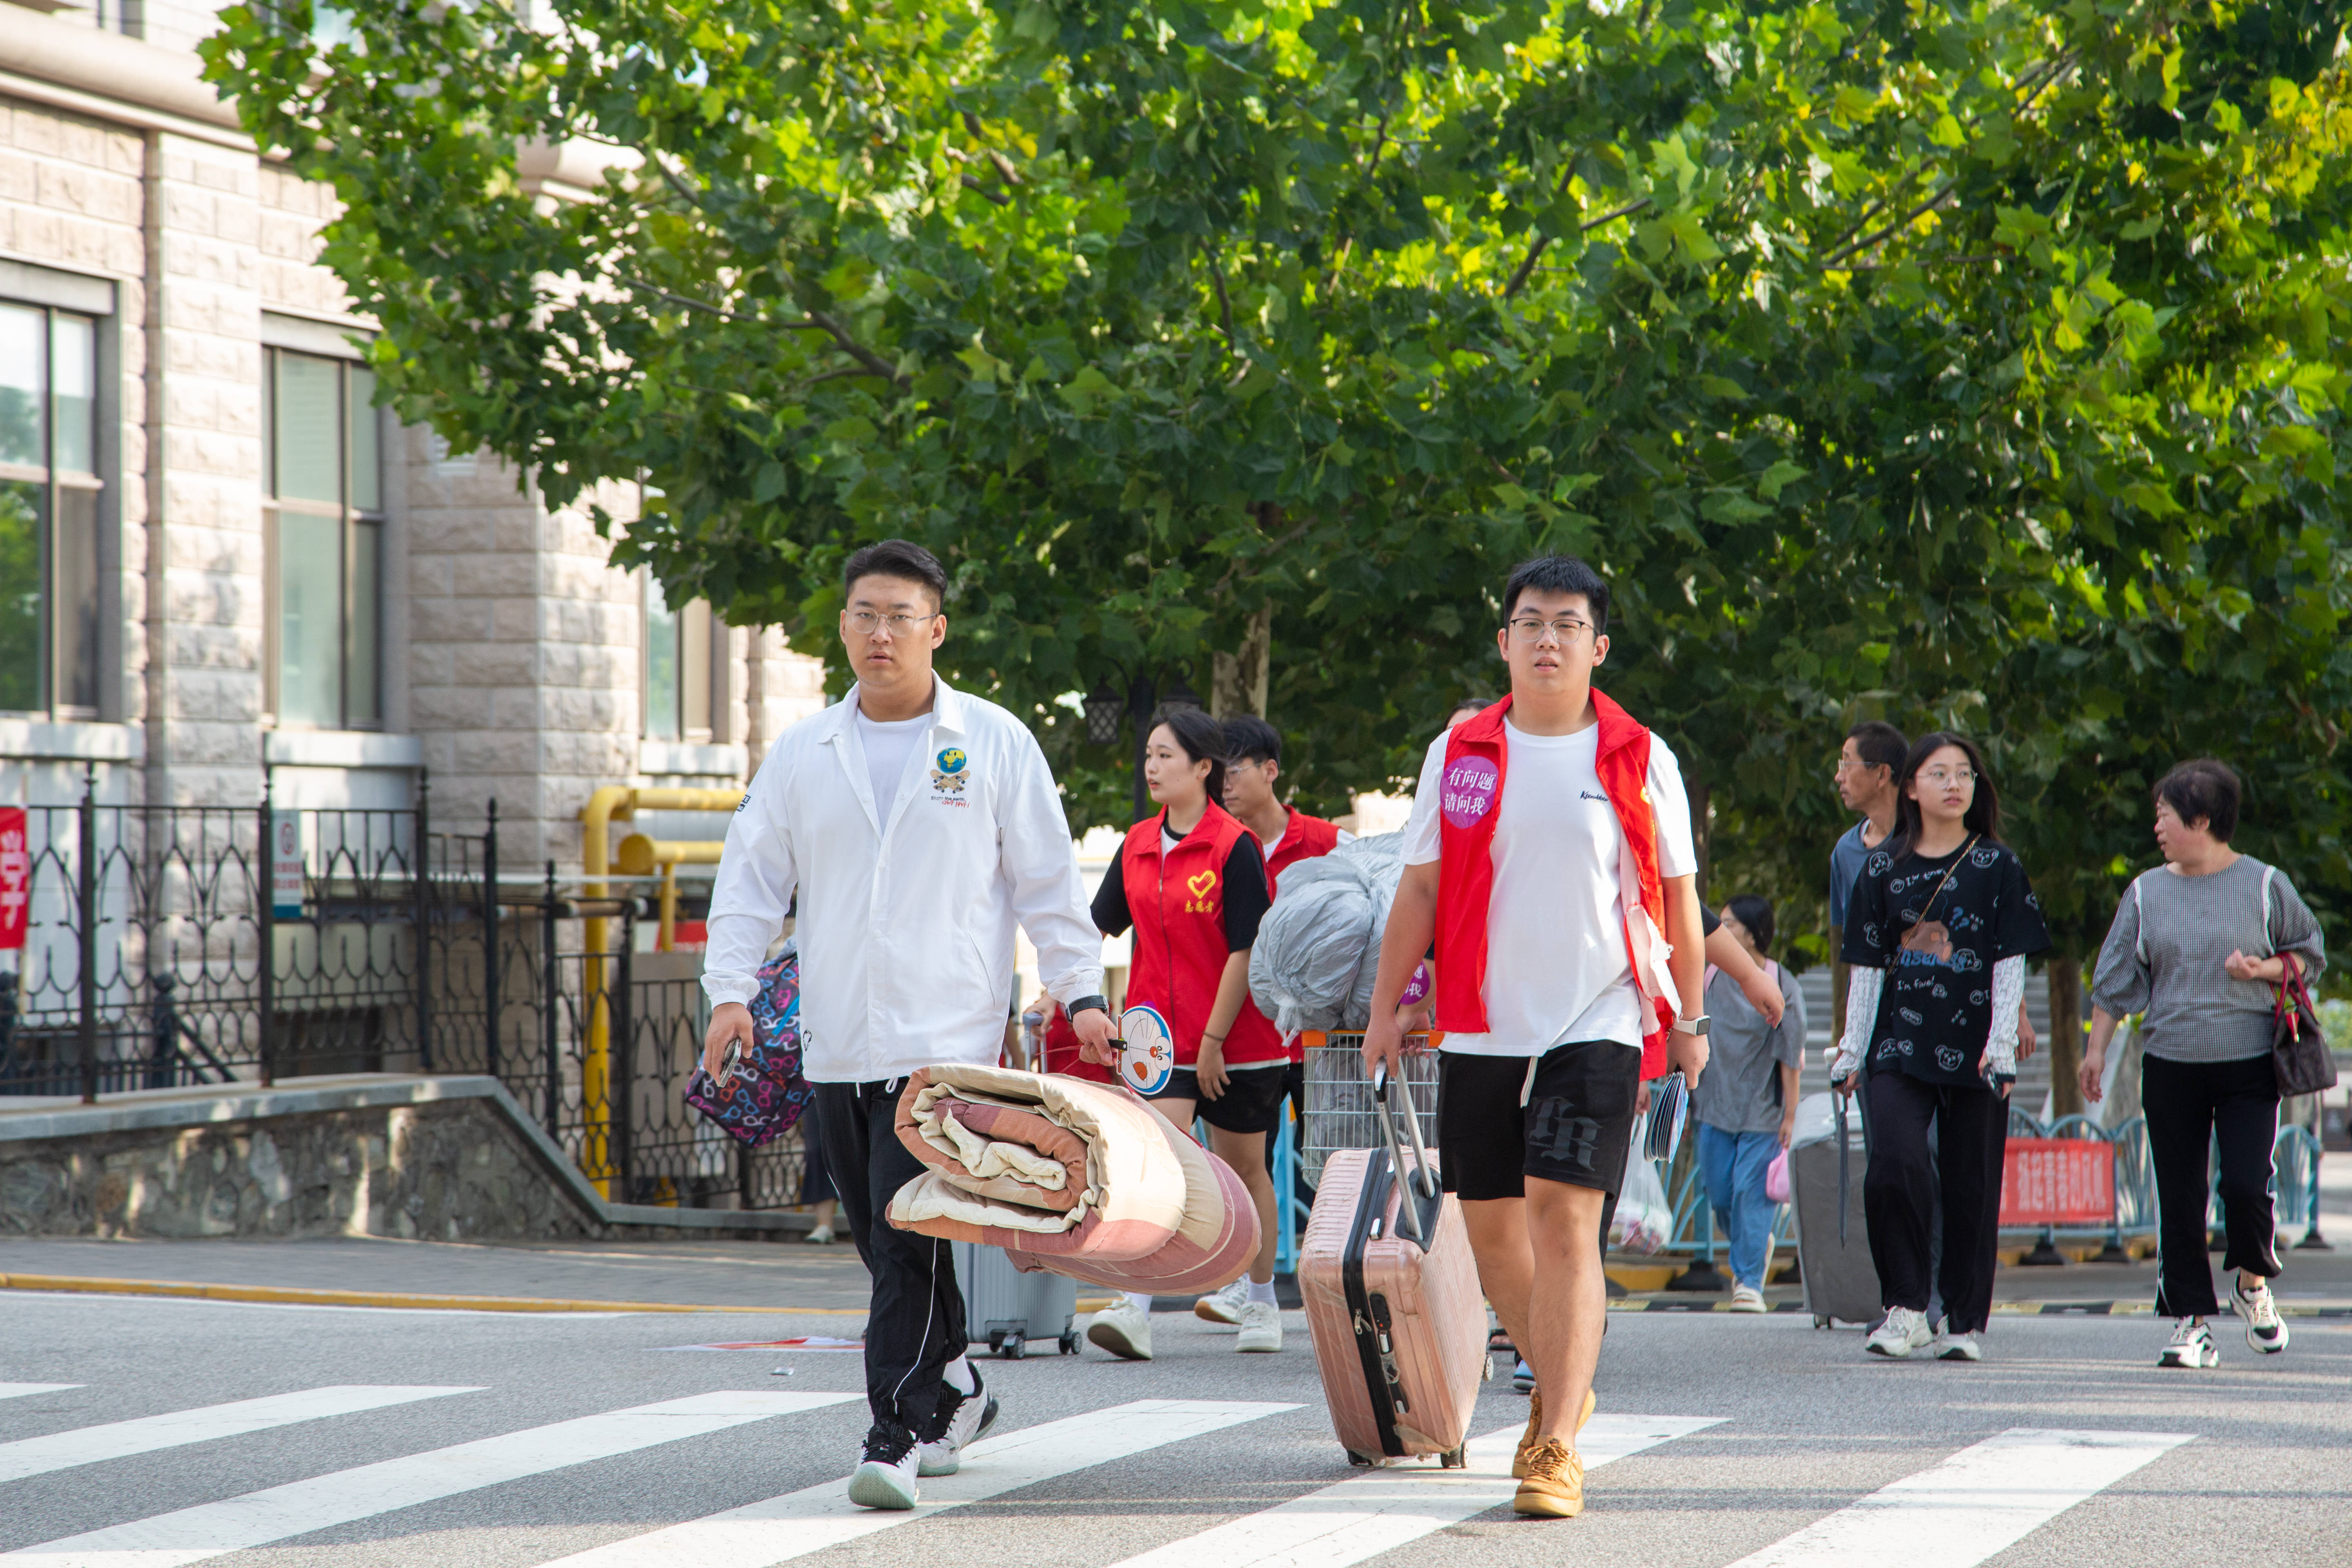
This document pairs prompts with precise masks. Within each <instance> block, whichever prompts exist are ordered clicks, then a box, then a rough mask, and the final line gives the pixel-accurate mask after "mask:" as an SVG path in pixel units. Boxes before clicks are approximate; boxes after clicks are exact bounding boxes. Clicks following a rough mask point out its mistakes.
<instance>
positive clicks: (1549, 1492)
mask: <svg viewBox="0 0 2352 1568" xmlns="http://www.w3.org/2000/svg"><path fill="white" fill-rule="evenodd" d="M1511 1510H1512V1511H1513V1512H1514V1513H1518V1514H1524V1515H1526V1516H1527V1517H1528V1518H1530V1519H1574V1518H1575V1517H1576V1516H1577V1515H1578V1514H1580V1513H1582V1512H1583V1511H1584V1461H1583V1460H1581V1459H1580V1458H1577V1457H1576V1450H1575V1449H1573V1448H1571V1447H1569V1446H1568V1445H1567V1444H1565V1443H1563V1442H1561V1441H1560V1440H1559V1438H1557V1437H1546V1438H1544V1439H1542V1440H1541V1441H1540V1442H1538V1443H1537V1444H1536V1447H1535V1451H1534V1452H1533V1453H1531V1454H1529V1455H1528V1473H1527V1475H1526V1477H1525V1478H1524V1479H1521V1480H1520V1482H1519V1490H1518V1495H1517V1496H1516V1497H1514V1498H1513V1499H1511Z"/></svg>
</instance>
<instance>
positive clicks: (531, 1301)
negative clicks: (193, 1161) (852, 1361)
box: [0, 1274, 866, 1318]
mask: <svg viewBox="0 0 2352 1568" xmlns="http://www.w3.org/2000/svg"><path fill="white" fill-rule="evenodd" d="M0 1290H44V1291H51V1292H56V1293H61V1294H71V1295H92V1296H175V1297H182V1298H192V1299H194V1300H206V1301H262V1302H272V1303H277V1304H279V1305H285V1306H300V1307H390V1308H399V1309H405V1310H412V1311H420V1312H761V1313H776V1312H781V1313H790V1314H798V1315H802V1316H824V1317H859V1318H862V1317H864V1316H865V1315H866V1309H864V1308H863V1307H715V1306H681V1305H679V1304H677V1302H674V1301H575V1300H563V1299H562V1298H558V1297H538V1296H428V1295H419V1294H415V1293H414V1292H409V1291H399V1290H323V1289H310V1288H308V1287H304V1286H299V1285H206V1284H202V1283H199V1282H196V1281H194V1280H185V1279H100V1278H97V1277H94V1276H88V1275H78V1274H0Z"/></svg>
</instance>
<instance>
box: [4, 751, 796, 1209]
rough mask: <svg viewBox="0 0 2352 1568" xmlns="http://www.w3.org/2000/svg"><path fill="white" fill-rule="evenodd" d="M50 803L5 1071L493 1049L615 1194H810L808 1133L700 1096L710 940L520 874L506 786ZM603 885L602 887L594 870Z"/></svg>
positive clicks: (62, 1085) (10, 1082)
mask: <svg viewBox="0 0 2352 1568" xmlns="http://www.w3.org/2000/svg"><path fill="white" fill-rule="evenodd" d="M428 801H429V797H428V795H426V792H425V786H424V784H422V783H420V784H419V787H418V791H417V804H416V805H415V806H414V807H407V808H401V809H396V810H392V809H381V808H316V807H303V808H299V809H286V808H273V807H272V806H271V805H269V804H268V801H267V800H266V799H265V802H264V803H263V805H260V806H258V807H252V808H247V807H229V806H128V805H100V804H99V803H98V802H97V800H96V798H95V795H94V792H93V791H90V790H87V789H86V790H85V793H84V795H83V798H82V799H81V800H80V801H79V803H77V804H75V805H36V806H30V807H28V808H26V838H27V844H26V852H27V863H28V870H29V880H28V884H27V888H26V892H27V898H28V901H27V916H26V935H25V945H24V947H23V948H22V949H21V950H19V951H14V952H5V951H0V1095H34V1096H48V1095H56V1096H67V1095H74V1096H79V1097H80V1098H82V1099H84V1100H96V1099H98V1098H99V1097H100V1096H102V1095H107V1094H115V1093H121V1092H122V1091H124V1090H127V1089H167V1088H174V1087H182V1086H191V1085H199V1084H206V1083H226V1082H232V1081H247V1082H258V1083H271V1082H277V1081H280V1080H283V1079H290V1078H300V1077H311V1076H318V1075H321V1074H333V1073H352V1072H428V1073H429V1072H447V1073H488V1074H490V1075H492V1076H494V1077H496V1078H498V1079H499V1080H500V1081H502V1082H503V1083H504V1084H505V1085H506V1086H507V1088H508V1089H509V1091H511V1092H512V1093H513V1095H514V1096H515V1098H516V1099H517V1100H519V1101H520V1102H521V1104H522V1105H523V1107H524V1108H525V1110H527V1111H528V1112H529V1113H530V1114H531V1115H532V1116H533V1117H534V1118H535V1119H536V1120H537V1121H539V1122H540V1123H541V1126H542V1127H544V1128H545V1130H546V1131H547V1133H548V1135H549V1136H550V1137H551V1138H552V1139H554V1140H555V1141H556V1142H558V1143H559V1144H560V1145H562V1148H563V1149H564V1151H565V1152H567V1153H568V1154H570V1155H571V1156H572V1159H573V1160H574V1161H575V1162H577V1163H578V1164H579V1166H580V1168H581V1170H582V1171H583V1172H584V1173H586V1174H587V1175H588V1176H589V1177H590V1178H591V1179H592V1180H593V1181H595V1182H596V1183H597V1184H598V1185H599V1186H600V1188H601V1189H602V1190H603V1191H604V1193H605V1194H606V1195H607V1196H608V1197H610V1198H612V1199H614V1201H616V1202H630V1203H652V1204H671V1205H687V1206H690V1207H705V1206H710V1205H713V1204H714V1203H716V1204H721V1205H725V1206H735V1207H744V1208H768V1207H775V1206H779V1205H789V1204H792V1203H793V1202H795V1201H797V1199H798V1198H799V1195H800V1186H801V1173H802V1158H801V1152H800V1148H799V1144H798V1140H797V1139H796V1138H792V1139H786V1140H783V1141H782V1142H779V1143H778V1144H775V1145H772V1146H771V1147H769V1148H767V1149H763V1150H761V1151H759V1152H757V1153H754V1154H750V1155H746V1154H744V1153H743V1152H741V1151H740V1148H739V1147H738V1146H737V1145H736V1144H735V1143H734V1142H733V1141H732V1140H730V1139H729V1138H728V1137H726V1136H725V1135H724V1134H723V1133H721V1132H719V1131H718V1130H717V1129H716V1128H714V1127H712V1126H710V1125H709V1123H707V1122H706V1121H703V1120H702V1118H701V1117H700V1116H698V1114H697V1113H696V1112H694V1111H693V1110H691V1109H690V1108H688V1106H687V1104H686V1102H685V1099H684V1095H685V1089H686V1078H687V1074H688V1072H689V1071H690V1070H691V1068H692V1065H693V1059H694V1055H695V1052H696V1050H697V1049H698V1047H699V1043H700V1041H701V1038H702V1035H703V1029H704V1026H705V1024H706V1022H707V1020H708V1014H707V1010H706V1007H705V1004H704V1001H703V996H702V989H701V986H700V984H699V983H698V976H699V973H700V965H699V962H698V955H695V954H691V953H656V952H636V951H635V948H636V946H637V943H638V939H639V932H640V931H644V930H647V929H650V922H649V921H647V920H646V917H647V916H648V915H649V914H650V912H651V911H650V909H649V900H643V899H639V898H635V897H633V896H629V895H627V894H626V893H625V891H616V889H625V888H626V886H627V885H628V883H627V879H619V878H615V879H611V881H610V883H608V885H607V886H606V887H604V889H582V888H580V887H579V886H578V885H577V884H573V885H572V886H569V887H567V886H565V885H564V884H562V883H560V882H559V881H558V880H557V879H556V876H555V870H554V867H553V865H552V863H550V864H548V865H547V866H545V867H544V868H540V874H539V875H537V876H535V877H534V876H525V877H521V878H515V877H511V876H502V875H501V868H500V865H499V832H498V807H497V803H496V802H492V803H491V805H490V810H489V817H488V822H487V823H486V824H485V826H484V827H483V830H482V831H481V832H479V833H451V832H446V831H443V830H440V829H436V828H435V827H434V826H432V824H431V821H430V815H429V807H428ZM592 892H594V893H601V894H602V895H603V896H598V897H589V896H586V895H587V894H588V893H592Z"/></svg>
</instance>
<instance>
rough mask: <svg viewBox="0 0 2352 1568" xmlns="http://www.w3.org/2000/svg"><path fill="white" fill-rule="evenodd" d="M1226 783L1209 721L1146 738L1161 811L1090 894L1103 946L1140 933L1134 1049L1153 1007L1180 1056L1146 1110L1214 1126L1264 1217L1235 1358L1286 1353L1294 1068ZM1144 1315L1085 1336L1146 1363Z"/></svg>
mask: <svg viewBox="0 0 2352 1568" xmlns="http://www.w3.org/2000/svg"><path fill="white" fill-rule="evenodd" d="M1223 773H1224V738H1223V734H1222V733H1221V731H1219V729H1218V727H1217V721H1215V720H1213V719H1212V718H1210V717H1209V716H1208V715H1207V714H1205V713H1203V712H1201V711H1200V710H1198V709H1186V710H1181V711H1178V712H1174V713H1170V714H1167V715H1165V716H1164V717H1162V718H1161V719H1160V721H1159V722H1158V723H1157V724H1154V725H1153V726H1152V729H1151V733H1150V737H1149V738H1148V739H1147V741H1146V742H1145V743H1144V754H1143V777H1144V783H1145V784H1146V785H1147V786H1149V788H1150V791H1151V798H1152V799H1153V800H1155V801H1158V802H1159V803H1160V807H1161V809H1160V813H1159V815H1157V816H1150V817H1146V818H1145V819H1144V820H1143V821H1141V822H1139V823H1137V824H1136V825H1135V826H1134V827H1133V828H1131V829H1129V832H1128V835H1127V842H1126V843H1125V844H1123V845H1121V846H1120V847H1119V852H1118V861H1117V862H1116V863H1115V864H1114V865H1113V866H1112V867H1111V868H1110V870H1109V871H1108V873H1107V874H1106V875H1105V876H1104V878H1103V880H1102V887H1101V888H1100V889H1098V890H1097V892H1096V894H1095V902H1094V917H1095V924H1096V925H1097V926H1099V927H1101V928H1102V931H1103V934H1104V935H1106V936H1117V935H1118V934H1119V933H1120V932H1122V931H1128V930H1129V928H1132V929H1133V931H1134V933H1135V934H1134V937H1133V942H1132V946H1133V952H1132V955H1131V956H1130V957H1129V961H1128V972H1127V1000H1126V1002H1125V1003H1124V1005H1123V1006H1124V1014H1123V1017H1124V1022H1123V1024H1122V1033H1124V1034H1125V1035H1126V1036H1127V1037H1129V1038H1130V1039H1135V1038H1139V1037H1141V1035H1142V1033H1143V1032H1144V1030H1145V1028H1146V1027H1147V1025H1146V1024H1145V1022H1144V1020H1142V1019H1141V1018H1139V1016H1137V1010H1138V1009H1139V1008H1145V1007H1148V1008H1150V1009H1151V1011H1152V1012H1154V1013H1156V1014H1158V1015H1159V1018H1160V1024H1161V1025H1162V1026H1164V1027H1165V1028H1166V1029H1167V1032H1168V1039H1169V1043H1170V1044H1171V1045H1172V1046H1173V1047H1175V1055H1176V1069H1175V1071H1174V1073H1173V1074H1172V1075H1171V1078H1170V1079H1169V1081H1168V1083H1167V1085H1166V1086H1165V1087H1164V1088H1162V1089H1160V1090H1159V1091H1158V1092H1157V1093H1155V1094H1153V1095H1152V1096H1151V1097H1150V1098H1151V1101H1152V1104H1153V1106H1154V1108H1155V1109H1157V1110H1160V1113H1161V1114H1163V1115H1165V1116H1166V1117H1167V1118H1168V1119H1169V1120H1170V1121H1172V1122H1174V1123H1175V1124H1176V1125H1177V1126H1178V1127H1181V1128H1183V1129H1185V1130H1186V1131H1190V1130H1191V1128H1192V1118H1193V1117H1194V1115H1196V1114H1197V1115H1198V1116H1199V1117H1200V1118H1201V1120H1202V1121H1206V1122H1207V1123H1208V1124H1209V1147H1210V1148H1211V1149H1212V1150H1213V1151H1214V1152H1215V1153H1216V1155H1217V1157H1218V1158H1219V1159H1221V1160H1223V1161H1224V1162H1225V1163H1227V1164H1228V1165H1231V1166H1232V1167H1233V1168H1234V1173H1236V1174H1238V1175H1239V1176H1240V1177H1241V1179H1242V1181H1243V1184H1244V1185H1246V1186H1247V1187H1248V1188H1249V1191H1250V1197H1251V1198H1252V1199H1253V1200H1254V1201H1255V1203H1256V1205H1257V1218H1258V1235H1259V1237H1260V1240H1259V1244H1258V1252H1257V1257H1256V1258H1255V1260H1253V1262H1252V1264H1251V1267H1250V1274H1249V1278H1250V1285H1249V1299H1248V1300H1247V1301H1246V1302H1245V1303H1244V1306H1243V1307H1242V1310H1241V1312H1240V1314H1239V1316H1240V1326H1241V1339H1240V1342H1239V1344H1238V1347H1237V1348H1239V1349H1241V1350H1244V1351H1278V1350H1280V1349H1281V1348H1282V1318H1281V1313H1280V1309H1279V1308H1278V1307H1277V1306H1276V1303H1275V1299H1274V1251H1275V1225H1274V1178H1273V1175H1272V1173H1270V1172H1269V1171H1268V1170H1267V1168H1266V1135H1267V1133H1268V1132H1269V1131H1271V1130H1272V1129H1273V1127H1274V1125H1275V1121H1274V1119H1275V1116H1276V1113H1277V1112H1278V1111H1279V1110H1280V1107H1281V1104H1282V1096H1283V1069H1284V1068H1285V1067H1286V1066H1287V1065H1288V1064H1289V1059H1290V1058H1289V1054H1288V1052H1287V1051H1286V1050H1285V1048H1284V1047H1283V1043H1282V1036H1281V1035H1280V1034H1279V1033H1278V1032H1277V1031H1276V1029H1275V1026H1273V1025H1272V1024H1270V1023H1268V1022H1267V1021H1266V1019H1265V1015H1263V1014H1261V1013H1260V1012H1259V1011H1258V1010H1257V1006H1256V1005H1255V1003H1253V1002H1252V1001H1251V1000H1250V995H1249V954H1250V944H1251V943H1252V942H1255V941H1256V940H1257V925H1258V921H1259V920H1260V919H1261V918H1263V917H1264V915H1265V910H1266V906H1267V905H1268V904H1269V903H1271V902H1272V901H1273V900H1272V897H1271V895H1270V894H1269V893H1268V891H1267V888H1266V876H1265V860H1264V859H1263V858H1262V857H1261V856H1260V854H1259V851H1258V842H1257V839H1256V838H1255V837H1254V836H1253V835H1252V834H1251V832H1250V831H1249V829H1248V828H1246V827H1244V826H1242V825H1241V824H1240V823H1239V822H1237V821H1235V820H1234V817H1233V816H1232V815H1231V814H1230V813H1228V812H1227V811H1226V810H1225V809H1224V807H1223V806H1221V805H1218V804H1217V801H1218V799H1219V797H1220V796H1222V795H1223V793H1224V782H1225V781H1224V777H1223ZM1203 1300H1208V1298H1203ZM1150 1310H1151V1300H1150V1297H1149V1296H1148V1295H1137V1296H1131V1297H1129V1298H1128V1299H1127V1300H1124V1301H1122V1302H1120V1303H1118V1305H1116V1306H1114V1307H1113V1308H1111V1310H1108V1311H1105V1312H1098V1313H1097V1314H1096V1316H1095V1321H1093V1322H1092V1323H1091V1324H1089V1325H1088V1327H1087V1338H1088V1339H1090V1340H1092V1341H1093V1342H1095V1343H1096V1344H1098V1345H1100V1346H1102V1347H1103V1348H1104V1349H1105V1350H1108V1351H1109V1352H1112V1353H1113V1354H1114V1355H1120V1356H1125V1357H1127V1358H1128V1359H1129V1360H1133V1361H1142V1360H1148V1359H1149V1358H1150V1354H1151V1321H1150V1316H1149V1314H1150ZM1212 1321H1220V1320H1215V1319H1213V1320H1212Z"/></svg>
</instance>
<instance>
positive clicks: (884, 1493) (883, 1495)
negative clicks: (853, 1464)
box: [849, 1421, 922, 1509]
mask: <svg viewBox="0 0 2352 1568" xmlns="http://www.w3.org/2000/svg"><path fill="white" fill-rule="evenodd" d="M919 1448H920V1446H919V1444H917V1443H916V1441H915V1435H914V1434H913V1433H912V1432H909V1431H908V1430H907V1429H906V1428H905V1427H904V1426H898V1425H896V1424H895V1423H885V1422H880V1421H877V1422H876V1423H875V1424H874V1426H873V1429H872V1430H870V1431H868V1432H867V1433H866V1451H865V1454H864V1456H863V1457H862V1458H860V1459H859V1460H858V1462H857V1468H856V1469H855V1470H853V1471H851V1472H850V1476H849V1500H850V1501H852V1502H854V1503H856V1505H857V1506H858V1507H860V1508H887V1509H907V1508H912V1507H914V1506H915V1498H916V1495H917V1489H916V1486H915V1473H916V1470H917V1468H919V1466H920V1465H921V1463H922V1461H921V1459H920V1458H919Z"/></svg>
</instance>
